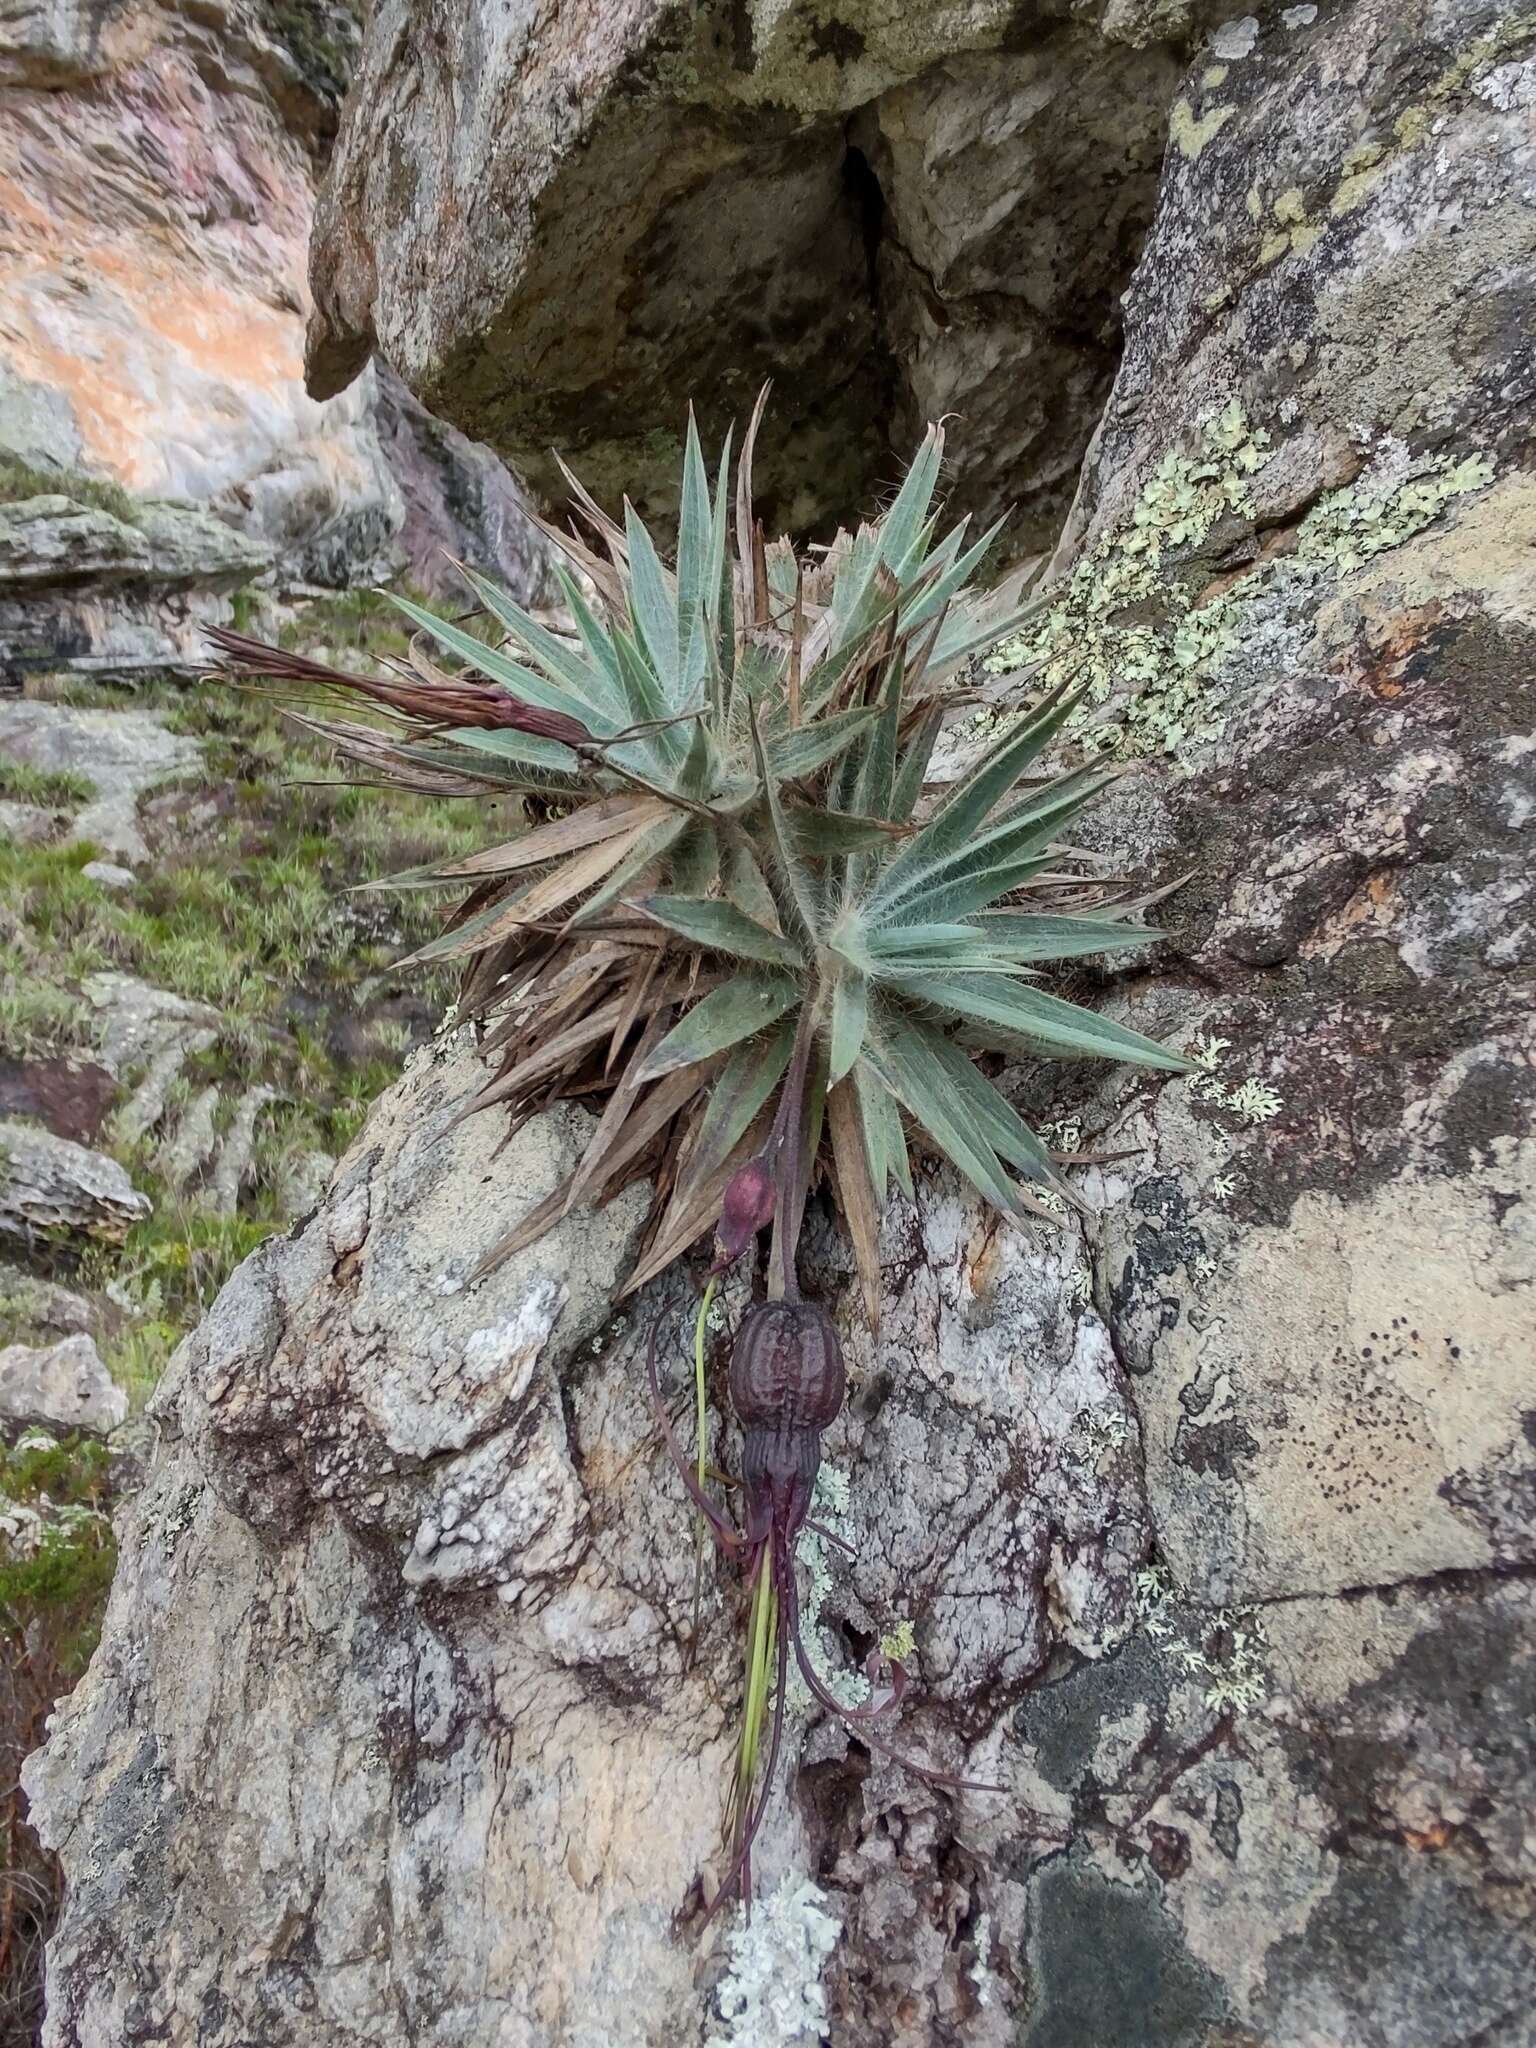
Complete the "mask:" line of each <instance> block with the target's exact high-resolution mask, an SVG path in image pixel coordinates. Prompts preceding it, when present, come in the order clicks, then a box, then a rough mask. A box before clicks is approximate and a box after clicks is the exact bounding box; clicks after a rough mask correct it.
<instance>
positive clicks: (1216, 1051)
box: [1188, 1035, 1285, 1194]
mask: <svg viewBox="0 0 1536 2048" xmlns="http://www.w3.org/2000/svg"><path fill="white" fill-rule="evenodd" d="M1231 1045H1232V1041H1231V1039H1230V1038H1218V1037H1215V1036H1212V1037H1209V1038H1207V1037H1205V1036H1204V1035H1202V1036H1200V1037H1197V1038H1196V1039H1195V1041H1194V1043H1193V1044H1192V1045H1191V1046H1190V1048H1189V1057H1190V1059H1191V1060H1193V1061H1194V1064H1195V1068H1196V1072H1195V1073H1194V1074H1193V1075H1192V1076H1191V1078H1190V1080H1189V1083H1188V1087H1189V1093H1190V1099H1191V1100H1192V1101H1194V1102H1206V1103H1209V1104H1210V1105H1211V1107H1212V1108H1213V1109H1224V1110H1225V1111H1226V1112H1227V1113H1228V1115H1230V1116H1235V1117H1236V1118H1237V1119H1238V1120H1239V1121H1240V1122H1241V1123H1245V1124H1267V1123H1268V1122H1269V1121H1270V1120H1271V1118H1273V1117H1277V1116H1278V1115H1279V1114H1280V1112H1281V1110H1282V1109H1283V1108H1284V1107H1285V1101H1284V1098H1283V1097H1282V1096H1281V1094H1280V1093H1279V1091H1278V1090H1277V1089H1275V1088H1272V1087H1270V1085H1269V1083H1268V1082H1267V1081H1260V1080H1258V1079H1256V1078H1255V1077H1254V1076H1252V1075H1248V1076H1246V1077H1245V1078H1244V1079H1243V1080H1241V1081H1239V1082H1238V1083H1237V1084H1236V1085H1235V1086H1230V1085H1229V1084H1228V1083H1227V1082H1226V1081H1224V1080H1223V1079H1222V1078H1221V1076H1220V1074H1219V1073H1218V1071H1217V1069H1218V1068H1219V1067H1220V1065H1221V1061H1222V1058H1223V1056H1224V1055H1225V1054H1226V1053H1227V1052H1228V1051H1229V1050H1230V1049H1231ZM1210 1185H1211V1191H1212V1192H1213V1193H1225V1194H1230V1193H1231V1192H1232V1187H1233V1186H1234V1185H1235V1183H1223V1182H1221V1180H1220V1177H1218V1179H1217V1180H1213V1181H1212V1182H1211V1184H1210Z"/></svg>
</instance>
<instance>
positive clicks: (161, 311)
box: [143, 286, 304, 391]
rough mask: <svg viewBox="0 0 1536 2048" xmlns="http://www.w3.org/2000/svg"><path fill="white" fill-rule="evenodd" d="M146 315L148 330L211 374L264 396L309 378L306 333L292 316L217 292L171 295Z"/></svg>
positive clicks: (155, 303)
mask: <svg viewBox="0 0 1536 2048" xmlns="http://www.w3.org/2000/svg"><path fill="white" fill-rule="evenodd" d="M143 313H144V322H145V325H146V326H147V327H150V328H152V329H153V330H154V331H155V332H156V333H157V334H160V335H162V336H163V337H164V339H165V340H166V341H168V342H170V343H172V344H173V346H175V347H177V348H179V349H181V350H183V351H184V352H185V353H186V354H187V355H189V356H191V357H193V358H194V359H195V361H196V363H197V366H198V368H199V369H200V370H202V371H203V372H204V373H205V374H211V375H217V376H221V377H225V378H227V379H228V380H229V381H230V382H231V383H236V384H254V385H257V386H259V387H260V388H261V389H262V390H264V391H272V390H278V389H281V388H282V387H283V386H285V385H291V384H296V383H297V382H298V381H299V379H300V377H301V376H302V375H303V370H304V330H303V326H302V324H301V322H300V321H299V320H298V319H297V318H296V317H295V316H294V315H293V314H291V313H290V314H280V313H274V312H273V311H271V310H270V308H268V307H265V306H262V305H258V304H257V303H255V302H254V301H253V300H251V299H249V298H241V297H237V296H236V294H235V293H233V292H226V291H222V290H220V289H219V288H218V287H217V286H213V287H207V286H204V287H202V288H200V289H187V290H179V291H168V292H165V293H163V294H162V295H160V296H159V297H157V298H155V299H152V300H150V301H148V302H147V303H146V304H145V306H144V308H143Z"/></svg>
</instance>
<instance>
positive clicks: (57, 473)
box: [0, 453, 139, 526]
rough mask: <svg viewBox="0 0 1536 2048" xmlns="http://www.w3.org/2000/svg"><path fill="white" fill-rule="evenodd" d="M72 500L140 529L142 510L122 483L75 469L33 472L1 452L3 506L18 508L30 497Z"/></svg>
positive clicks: (20, 462)
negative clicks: (80, 472)
mask: <svg viewBox="0 0 1536 2048" xmlns="http://www.w3.org/2000/svg"><path fill="white" fill-rule="evenodd" d="M52 497H62V498H71V499H73V500H74V502H75V503H76V504H77V505H90V506H93V507H94V508H95V509H96V510H97V511H98V512H110V513H111V514H112V516H113V518H114V519H121V520H122V521H123V522H124V523H125V524H126V525H128V526H137V525H138V523H139V511H138V507H137V505H135V503H134V501H133V499H132V498H131V497H130V496H129V494H128V492H127V491H125V490H124V489H123V487H122V485H121V484H118V483H113V482H111V481H110V480H109V479H107V478H103V477H96V476H81V475H80V474H79V472H78V471H77V470H73V469H34V468H33V466H32V465H31V463H29V462H23V461H21V459H20V458H19V457H18V456H15V455H7V454H4V453H0V505H19V504H22V503H24V502H25V501H26V500H27V499H28V498H52Z"/></svg>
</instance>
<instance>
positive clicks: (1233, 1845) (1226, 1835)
mask: <svg viewBox="0 0 1536 2048" xmlns="http://www.w3.org/2000/svg"><path fill="white" fill-rule="evenodd" d="M1242 1817H1243V1795H1242V1792H1241V1790H1240V1789H1239V1788H1238V1786H1237V1784H1236V1783H1235V1782H1234V1781H1233V1780H1232V1779H1231V1778H1223V1779H1221V1780H1220V1782H1219V1783H1218V1784H1217V1787H1216V1812H1215V1816H1214V1818H1213V1819H1212V1821H1211V1840H1212V1841H1213V1842H1214V1843H1215V1844H1216V1847H1217V1848H1218V1849H1219V1850H1220V1851H1221V1853H1222V1855H1223V1856H1225V1857H1226V1859H1227V1861H1228V1862H1229V1863H1235V1862H1236V1861H1237V1852H1238V1850H1239V1848H1241V1846H1242V1835H1241V1833H1240V1832H1239V1829H1238V1823H1239V1821H1241V1819H1242Z"/></svg>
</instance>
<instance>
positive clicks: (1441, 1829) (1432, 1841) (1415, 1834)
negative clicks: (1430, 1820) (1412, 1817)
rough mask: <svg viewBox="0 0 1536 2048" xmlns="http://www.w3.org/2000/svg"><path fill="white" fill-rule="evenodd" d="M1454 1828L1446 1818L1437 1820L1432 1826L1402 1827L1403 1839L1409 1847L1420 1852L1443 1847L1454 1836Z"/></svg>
mask: <svg viewBox="0 0 1536 2048" xmlns="http://www.w3.org/2000/svg"><path fill="white" fill-rule="evenodd" d="M1455 1833H1456V1830H1455V1829H1454V1828H1453V1827H1452V1826H1451V1823H1450V1822H1449V1821H1448V1820H1437V1821H1436V1822H1435V1824H1434V1826H1433V1827H1428V1828H1404V1829H1403V1840H1404V1842H1406V1843H1407V1845H1408V1847H1409V1848H1410V1849H1417V1850H1418V1851H1419V1852H1420V1854H1423V1852H1424V1851H1426V1850H1433V1849H1444V1848H1446V1847H1447V1846H1448V1845H1449V1844H1450V1842H1451V1841H1452V1839H1453V1838H1454V1836H1455Z"/></svg>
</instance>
